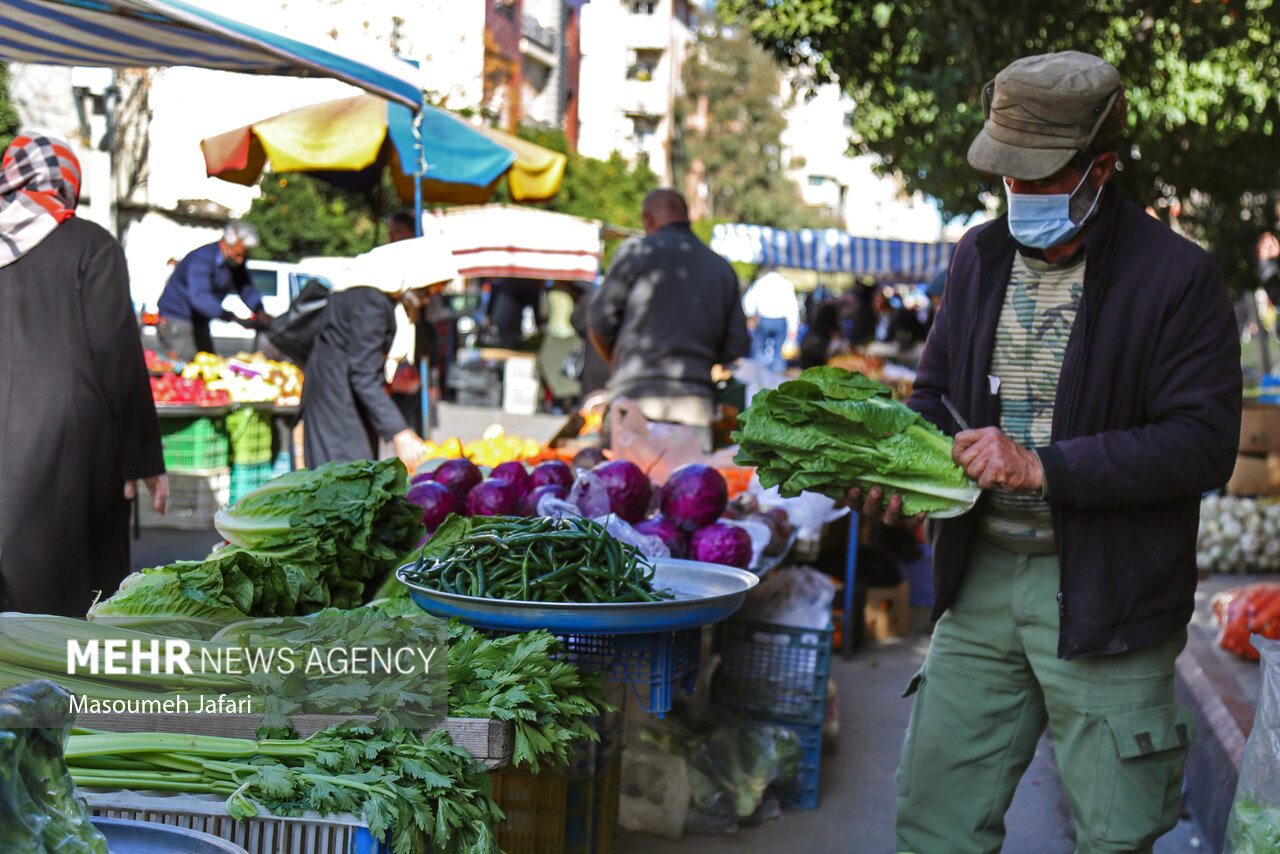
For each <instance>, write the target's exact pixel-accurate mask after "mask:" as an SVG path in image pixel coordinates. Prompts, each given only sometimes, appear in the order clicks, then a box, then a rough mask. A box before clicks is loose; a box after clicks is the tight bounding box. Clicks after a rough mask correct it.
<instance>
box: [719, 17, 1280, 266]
mask: <svg viewBox="0 0 1280 854" xmlns="http://www.w3.org/2000/svg"><path fill="white" fill-rule="evenodd" d="M718 8H719V11H720V13H721V14H722V15H724V16H725V17H726V18H727V19H729V20H733V21H736V22H738V23H739V24H740V25H742V26H745V27H746V28H747V29H749V31H750V32H751V34H752V36H753V37H754V38H755V39H756V40H757V42H758V43H759V44H761V45H762V46H764V47H766V48H767V49H770V50H771V51H772V52H773V53H774V54H775V55H776V56H778V57H779V58H780V59H782V60H783V61H784V62H786V63H788V64H790V65H791V66H794V67H798V68H803V69H806V70H807V71H808V72H810V73H811V75H812V79H813V80H814V81H815V82H821V81H827V80H837V81H839V82H840V84H841V85H842V87H843V88H844V90H845V91H846V92H847V93H848V94H849V95H850V96H852V98H853V101H854V109H853V112H852V115H851V124H852V130H853V135H852V139H851V145H852V147H853V150H855V151H858V152H865V153H872V154H876V155H878V156H879V157H881V158H882V165H881V170H882V171H884V172H900V173H901V175H902V176H903V177H904V178H905V180H906V183H907V190H908V191H909V192H910V191H914V190H921V191H923V192H926V193H928V194H930V195H932V196H934V197H935V198H937V199H938V200H939V201H940V202H941V203H942V206H943V209H944V211H945V212H946V213H948V214H965V213H970V212H973V211H975V210H977V209H978V208H980V207H981V201H980V194H981V192H982V191H984V190H991V189H993V188H994V189H997V190H998V185H997V183H996V182H997V181H998V178H997V177H996V176H989V175H980V174H978V173H976V172H975V171H974V170H973V169H972V168H971V167H969V165H968V163H967V162H966V161H965V153H966V151H967V150H968V146H969V143H970V141H971V140H972V139H973V137H974V135H975V134H976V133H977V132H978V130H979V129H980V127H981V126H982V120H983V117H982V106H981V97H980V95H981V88H982V86H983V84H984V83H985V82H986V81H988V80H990V79H991V78H993V77H994V76H995V74H996V72H998V71H999V70H1000V69H1001V68H1003V67H1004V66H1005V65H1007V64H1008V63H1009V62H1011V61H1012V60H1014V59H1017V58H1018V57H1022V56H1028V55H1032V54H1036V53H1046V52H1051V51H1058V50H1068V49H1072V50H1084V51H1088V52H1090V53H1094V54H1096V55H1098V56H1101V57H1103V58H1104V59H1106V60H1108V61H1110V62H1111V63H1113V64H1114V65H1115V66H1116V67H1117V68H1119V70H1120V74H1121V77H1122V79H1123V80H1124V81H1125V90H1126V95H1127V97H1128V99H1129V134H1128V138H1127V143H1126V144H1125V145H1124V146H1123V147H1122V151H1121V164H1122V169H1123V171H1122V172H1121V173H1120V174H1119V176H1118V178H1117V183H1118V185H1119V187H1120V189H1121V191H1122V193H1124V194H1125V195H1126V196H1128V197H1129V198H1131V199H1132V200H1133V201H1136V202H1138V203H1140V204H1142V205H1147V206H1151V207H1152V208H1153V209H1154V210H1156V212H1157V213H1158V214H1159V215H1161V216H1162V217H1163V218H1165V219H1166V220H1168V219H1169V218H1170V217H1171V215H1175V214H1176V216H1177V220H1178V222H1177V224H1178V226H1179V227H1181V228H1182V230H1184V231H1185V232H1186V233H1188V234H1189V235H1190V236H1192V237H1194V238H1196V239H1197V240H1199V241H1200V242H1201V243H1203V244H1205V245H1206V246H1207V247H1208V248H1209V249H1210V250H1211V251H1213V252H1214V254H1215V256H1216V257H1217V259H1218V261H1219V263H1220V264H1222V266H1223V268H1224V272H1225V273H1226V274H1227V278H1228V282H1229V283H1231V284H1232V285H1233V287H1236V288H1240V287H1248V286H1252V284H1253V281H1254V280H1253V274H1252V260H1253V257H1254V256H1253V244H1254V242H1255V241H1256V239H1257V236H1258V234H1259V233H1260V232H1262V231H1264V230H1268V229H1270V228H1272V227H1273V226H1274V225H1275V223H1274V222H1273V220H1272V216H1273V214H1272V211H1273V203H1274V202H1275V201H1276V200H1277V199H1278V198H1280V174H1278V173H1277V163H1280V154H1278V152H1277V146H1276V144H1275V139H1276V135H1277V133H1280V99H1278V98H1277V92H1280V52H1277V51H1276V49H1275V44H1277V43H1280V5H1277V3H1275V2H1273V0H1214V2H1209V0H1204V2H1196V0H1192V2H1174V0H1086V2H1083V3H1080V2H1067V0H1039V2H1037V3H1035V4H1034V5H1031V4H1027V3H1019V2H1007V0H1006V2H994V3H993V2H992V0H946V2H936V1H935V0H897V2H864V1H863V0H720V2H719V7H718Z"/></svg>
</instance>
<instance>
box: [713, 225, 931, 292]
mask: <svg viewBox="0 0 1280 854" xmlns="http://www.w3.org/2000/svg"><path fill="white" fill-rule="evenodd" d="M711 248H712V249H714V250H715V251H716V252H718V253H720V254H721V255H723V256H724V257H725V258H728V259H729V260H730V261H740V262H742V263H746V264H775V265H777V266H779V267H793V268H796V269H802V270H816V271H818V272H820V273H853V274H854V275H857V276H868V277H871V278H876V279H885V280H896V281H901V282H925V281H928V280H929V277H930V276H931V275H933V273H934V272H935V271H936V270H937V269H938V268H939V267H942V266H944V265H945V264H947V262H948V261H949V260H950V259H951V250H952V248H953V246H952V244H950V243H910V242H907V241H904V240H881V239H879V238H875V237H854V236H853V235H852V234H849V233H848V232H844V231H840V230H839V229H835V228H822V229H817V228H801V229H796V230H794V231H783V230H782V229H777V228H770V227H768V226H764V225H745V224H742V223H721V224H719V225H717V226H716V227H715V228H714V229H712V232H711Z"/></svg>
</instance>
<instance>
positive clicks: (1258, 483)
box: [1227, 453, 1280, 495]
mask: <svg viewBox="0 0 1280 854" xmlns="http://www.w3.org/2000/svg"><path fill="white" fill-rule="evenodd" d="M1227 494H1228V495H1280V453H1271V454H1267V455H1266V456H1258V455H1254V454H1239V455H1237V456H1236V468H1235V471H1233V472H1232V473H1231V480H1229V481H1227Z"/></svg>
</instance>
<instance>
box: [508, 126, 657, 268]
mask: <svg viewBox="0 0 1280 854" xmlns="http://www.w3.org/2000/svg"><path fill="white" fill-rule="evenodd" d="M518 135H519V136H520V138H521V139H526V140H528V141H529V142H532V143H535V144H537V145H541V146H542V147H543V148H548V149H550V150H552V151H558V152H560V153H561V154H564V155H566V156H567V157H568V158H569V159H568V161H567V162H566V163H565V167H564V180H563V181H561V182H560V190H559V192H557V193H556V194H555V195H554V196H552V197H551V198H550V199H549V200H547V201H545V202H540V203H537V204H535V205H533V207H540V208H543V209H544V210H549V211H555V212H557V213H564V214H572V215H573V216H580V217H586V218H587V219H598V220H600V221H602V222H606V223H608V224H609V225H614V226H618V227H620V228H627V229H634V230H637V231H639V230H640V229H641V228H642V227H643V223H642V222H641V221H640V207H641V205H642V204H643V203H644V197H645V194H646V193H648V192H649V191H650V190H652V189H654V188H656V187H657V186H658V176H657V174H656V173H655V172H654V171H653V170H652V169H650V168H649V164H648V163H645V162H639V163H629V162H628V161H627V160H626V158H624V157H623V156H622V154H621V153H619V152H617V151H614V152H613V153H612V154H610V155H609V157H608V159H606V160H600V159H598V158H595V157H587V156H586V155H583V154H578V153H577V152H571V151H569V141H568V139H567V138H566V137H565V134H564V131H562V130H560V129H558V128H556V129H551V128H539V127H532V126H522V127H521V128H520V129H519V131H518ZM493 200H494V201H495V202H499V201H502V202H510V201H511V197H510V195H509V194H508V192H507V187H506V184H505V183H503V184H502V185H501V186H500V187H499V188H498V192H497V193H496V194H495V195H494V199H493ZM621 242H622V241H621V240H610V241H607V242H606V245H605V253H604V254H605V257H604V259H603V263H604V264H605V265H606V267H607V265H608V262H609V259H610V258H612V257H613V253H614V251H616V250H617V247H618V245H619V244H620V243H621Z"/></svg>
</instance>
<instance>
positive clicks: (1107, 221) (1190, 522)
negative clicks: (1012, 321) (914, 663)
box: [908, 189, 1241, 658]
mask: <svg viewBox="0 0 1280 854" xmlns="http://www.w3.org/2000/svg"><path fill="white" fill-rule="evenodd" d="M1015 250H1016V243H1015V241H1014V240H1013V238H1012V237H1011V236H1010V234H1009V228H1008V224H1007V222H1006V220H1005V219H1004V218H1001V219H998V220H996V221H994V222H992V223H989V224H987V225H984V226H981V227H979V228H976V229H974V230H973V231H971V232H969V233H968V234H966V235H965V237H964V239H963V240H961V242H960V244H959V245H958V246H957V247H956V251H955V255H954V257H953V260H952V262H951V270H950V274H949V276H948V278H947V290H946V292H945V294H944V295H943V298H942V306H941V308H940V310H939V312H938V316H937V319H936V320H935V322H934V325H933V329H932V332H931V334H930V336H929V339H928V343H927V344H926V345H925V349H924V353H923V355H922V357H921V360H920V365H919V370H918V373H917V374H916V381H915V392H914V394H912V396H911V399H910V401H908V405H910V406H911V407H912V408H913V409H916V410H918V411H919V412H920V413H922V414H923V415H924V416H925V417H926V418H927V419H929V420H930V421H932V422H933V423H934V424H937V425H938V426H939V427H940V428H942V429H943V430H944V431H945V432H947V433H954V431H955V429H956V427H955V424H954V423H953V421H952V419H951V417H950V416H949V415H948V414H947V411H946V409H945V408H944V407H943V405H942V403H941V396H942V395H943V394H944V393H945V394H947V395H949V396H950V398H951V400H952V401H953V402H954V403H955V405H956V407H957V408H958V409H959V411H960V413H961V414H962V415H963V416H965V418H966V420H967V421H968V422H969V424H970V426H972V427H973V428H975V429H976V428H979V427H986V426H991V425H997V424H999V418H1000V413H999V401H998V399H997V397H996V396H994V395H993V394H992V393H991V390H990V384H989V380H988V370H989V366H990V364H991V350H992V343H993V340H994V336H995V330H996V324H997V321H998V320H999V316H1000V309H1001V306H1002V304H1003V301H1004V293H1005V288H1006V286H1007V284H1008V280H1009V273H1010V269H1011V267H1012V264H1013V255H1014V252H1015ZM1084 252H1085V257H1086V264H1085V281H1084V294H1083V297H1082V298H1081V302H1080V308H1079V313H1078V314H1077V317H1076V321H1075V324H1074V326H1073V328H1072V330H1071V337H1070V338H1069V340H1068V342H1067V350H1066V353H1065V355H1064V358H1063V363H1062V373H1061V377H1060V382H1059V384H1058V392H1057V398H1056V401H1055V408H1054V416H1053V431H1052V437H1053V441H1052V443H1051V444H1050V445H1048V446H1047V447H1044V448H1038V449H1037V452H1038V453H1039V454H1040V458H1041V461H1042V462H1043V465H1044V469H1045V478H1046V482H1047V484H1048V489H1049V501H1050V504H1051V505H1052V509H1053V523H1054V524H1053V528H1054V536H1055V538H1056V541H1057V547H1058V558H1059V561H1060V565H1061V582H1060V588H1059V589H1060V592H1059V594H1058V601H1059V612H1060V613H1061V615H1062V623H1061V630H1060V633H1059V639H1058V655H1059V656H1061V657H1063V658H1075V657H1079V656H1085V655H1095V654H1102V653H1118V652H1124V651H1126V650H1131V649H1138V648H1140V647H1144V646H1148V645H1150V644H1154V643H1157V642H1159V641H1160V640H1162V639H1163V638H1165V637H1167V636H1169V635H1170V634H1171V633H1172V632H1174V631H1176V630H1177V629H1179V628H1181V627H1182V626H1184V625H1185V624H1186V623H1187V621H1188V620H1189V619H1190V617H1191V613H1192V610H1193V606H1194V594H1195V588H1196V577H1197V576H1196V561H1195V545H1196V532H1197V526H1198V520H1199V509H1200V496H1201V494H1202V493H1204V492H1206V491H1208V490H1211V489H1215V488H1217V487H1220V486H1222V484H1224V483H1225V482H1226V481H1227V479H1228V478H1229V477H1230V476H1231V471H1232V467H1233V466H1234V464H1235V456H1236V449H1237V446H1238V444H1239V439H1240V393H1241V376H1240V343H1239V335H1238V332H1237V329H1236V325H1235V321H1234V317H1233V314H1232V310H1231V304H1230V301H1229V299H1228V297H1227V292H1226V287H1225V286H1224V284H1223V280H1222V274H1221V272H1220V271H1219V269H1218V266H1217V264H1215V263H1214V261H1213V259H1212V258H1210V257H1209V256H1208V255H1207V254H1206V253H1205V252H1204V251H1202V250H1201V249H1200V248H1198V247H1197V246H1195V244H1193V243H1191V242H1190V241H1188V240H1185V239H1183V238H1181V237H1178V236H1177V235H1175V234H1174V233H1173V232H1172V231H1170V230H1169V229H1168V228H1166V227H1165V226H1164V225H1163V224H1161V223H1160V222H1159V221H1158V220H1156V219H1154V218H1152V217H1150V216H1148V215H1147V214H1146V213H1144V212H1143V211H1142V210H1141V209H1140V208H1138V207H1136V206H1134V205H1132V204H1129V203H1128V202H1121V201H1119V200H1118V199H1117V198H1116V195H1115V192H1114V190H1111V189H1108V191H1107V197H1106V202H1105V203H1104V207H1103V210H1102V211H1101V212H1100V213H1099V219H1098V221H1097V222H1096V223H1095V224H1094V226H1093V227H1092V229H1091V230H1090V232H1089V235H1088V236H1087V237H1086V240H1085V246H1084ZM980 511H981V506H979V508H978V511H976V512H974V513H970V514H968V515H966V516H961V517H959V518H956V519H950V520H942V521H939V522H938V523H937V524H936V528H935V535H934V569H933V572H934V591H935V604H934V614H933V615H934V617H935V618H937V617H939V616H941V614H942V612H943V611H945V610H946V608H947V607H948V606H949V605H950V604H951V602H952V600H953V599H954V598H955V595H956V590H957V588H958V587H959V586H960V581H961V578H962V576H963V574H964V571H965V566H966V564H967V561H968V556H969V551H970V547H971V546H972V543H973V538H974V536H975V534H976V530H977V518H976V517H977V515H978V512H980Z"/></svg>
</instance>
